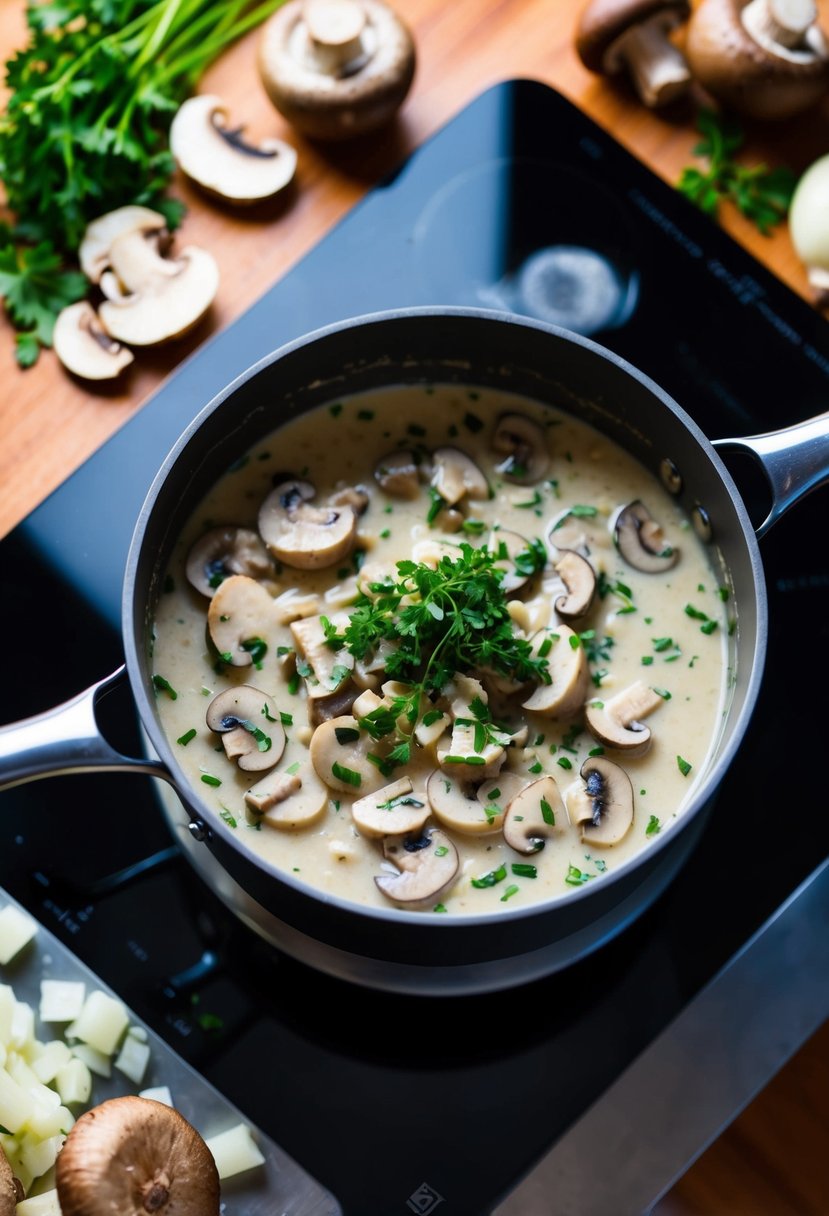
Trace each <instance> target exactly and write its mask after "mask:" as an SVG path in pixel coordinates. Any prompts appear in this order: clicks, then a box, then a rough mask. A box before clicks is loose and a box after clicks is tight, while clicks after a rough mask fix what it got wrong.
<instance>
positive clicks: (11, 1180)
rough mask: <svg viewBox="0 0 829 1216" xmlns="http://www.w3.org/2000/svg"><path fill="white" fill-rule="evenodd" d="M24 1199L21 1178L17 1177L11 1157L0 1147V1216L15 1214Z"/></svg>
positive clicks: (13, 1215)
mask: <svg viewBox="0 0 829 1216" xmlns="http://www.w3.org/2000/svg"><path fill="white" fill-rule="evenodd" d="M22 1199H23V1186H22V1185H21V1182H20V1180H19V1178H15V1176H14V1172H13V1171H12V1167H11V1166H10V1165H9V1159H8V1157H7V1156H6V1154H5V1153H4V1152H3V1149H2V1148H0V1216H15V1212H16V1211H17V1205H18V1203H20V1202H21V1200H22Z"/></svg>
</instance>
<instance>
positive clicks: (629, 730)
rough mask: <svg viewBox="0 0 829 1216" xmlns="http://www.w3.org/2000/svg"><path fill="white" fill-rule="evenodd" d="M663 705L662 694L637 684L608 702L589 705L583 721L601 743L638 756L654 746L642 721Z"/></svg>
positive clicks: (648, 729) (638, 681)
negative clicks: (651, 744)
mask: <svg viewBox="0 0 829 1216" xmlns="http://www.w3.org/2000/svg"><path fill="white" fill-rule="evenodd" d="M662 704H664V698H663V697H661V696H660V695H659V693H657V692H654V690H653V689H652V688H648V686H647V684H643V683H642V681H641V680H637V681H636V682H635V683H634V684H631V685H630V687H629V688H626V689H625V690H624V691H623V692H620V693H617V694H616V696H615V697H611V698H610V700H609V701H588V703H587V705H586V706H585V709H584V718H585V722H586V723H587V728H588V730H589V731H590V733H591V734H592V735H593V736H594V738H596V739H598V741H599V743H603V744H604V745H605V747H615V748H616V749H617V750H619V751H624V752H627V753H628V755H630V756H639V755H642V754H643V753H644V752H646V751H647V750H648V748H649V747H650V742H651V732H650V728H649V727H647V726H645V724H644V722H642V718H646V717H647V716H648V714H652V713H653V711H654V710H655V709H659V707H660V705H662Z"/></svg>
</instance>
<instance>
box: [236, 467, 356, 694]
mask: <svg viewBox="0 0 829 1216" xmlns="http://www.w3.org/2000/svg"><path fill="white" fill-rule="evenodd" d="M314 494H315V490H314V487H313V486H312V485H310V484H309V483H308V482H303V481H284V482H282V483H281V484H280V485H278V486H276V487H275V488H274V489H273V490H271V492H270V494H269V495H268V497H267V498H266V499H265V501H264V502H263V503H262V506H261V507H260V508H259V532H260V534H261V536H262V539H263V540H264V542H265V544H266V545H267V546H268V548H269V549H270V551H271V553H273V555H274V557H276V558H277V559H278V560H279V561H281V562H284V563H285V565H286V566H293V567H294V569H296V570H320V569H323V568H324V567H326V566H333V565H334V564H335V563H336V562H339V561H341V560H342V559H343V558H344V557H345V556H346V554H348V553H350V552H351V549H352V547H353V545H354V540H355V538H356V536H357V516H356V515H355V513H354V510H353V508H352V507H349V506H343V507H334V506H330V505H329V506H322V507H314V506H312V505H311V503H310V499H312V498H313V497H314ZM329 691H330V690H329Z"/></svg>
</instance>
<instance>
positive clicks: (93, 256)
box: [78, 204, 167, 283]
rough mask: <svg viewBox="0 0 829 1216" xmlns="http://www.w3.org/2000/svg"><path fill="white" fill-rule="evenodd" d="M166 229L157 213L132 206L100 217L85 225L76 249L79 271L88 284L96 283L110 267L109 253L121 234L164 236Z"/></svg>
mask: <svg viewBox="0 0 829 1216" xmlns="http://www.w3.org/2000/svg"><path fill="white" fill-rule="evenodd" d="M166 227H167V220H166V219H165V218H164V216H163V215H162V214H161V212H160V211H151V210H150V209H149V207H138V206H135V205H134V204H130V205H129V206H127V207H116V209H115V210H114V211H107V212H106V214H105V215H99V216H98V218H97V219H94V220H91V221H90V223H89V224H88V225H87V227H86V231H85V233H84V235H83V240H82V241H81V244H80V248H79V249H78V261H79V262H80V266H81V270H82V271H83V272H84V274H85V275H86V277H87V278H88V279H89V280H90V282H92V283H99V282H100V281H101V275H102V274H103V272H104V271H105V270H106V269H107V267H108V266H109V265H110V257H109V251H110V248H111V247H112V242H113V241H114V240H115V238H116V237H118V236H121V235H122V233H124V232H141V233H144V234H147V233H150V232H163V231H164V229H165V228H166Z"/></svg>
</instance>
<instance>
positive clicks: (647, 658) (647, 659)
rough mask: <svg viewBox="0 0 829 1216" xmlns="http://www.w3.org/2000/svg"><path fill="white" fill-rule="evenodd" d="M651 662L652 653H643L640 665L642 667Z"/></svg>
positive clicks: (648, 665)
mask: <svg viewBox="0 0 829 1216" xmlns="http://www.w3.org/2000/svg"><path fill="white" fill-rule="evenodd" d="M652 663H653V655H652V654H643V655H642V666H643V667H650V665H651V664H652Z"/></svg>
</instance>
